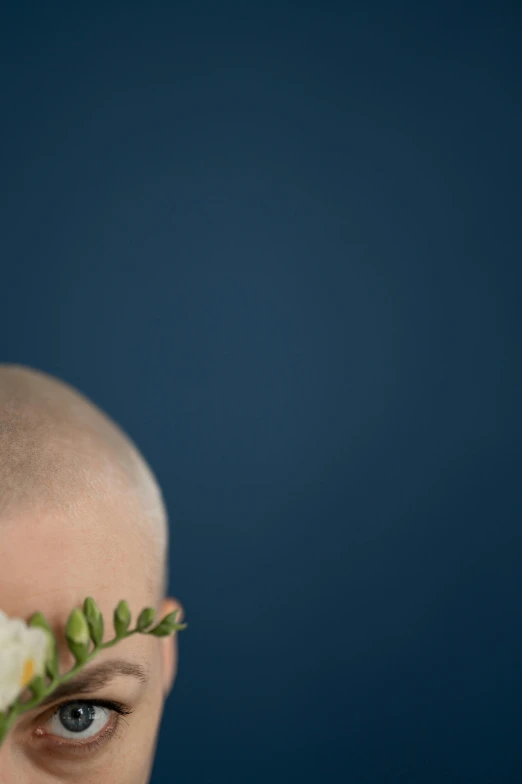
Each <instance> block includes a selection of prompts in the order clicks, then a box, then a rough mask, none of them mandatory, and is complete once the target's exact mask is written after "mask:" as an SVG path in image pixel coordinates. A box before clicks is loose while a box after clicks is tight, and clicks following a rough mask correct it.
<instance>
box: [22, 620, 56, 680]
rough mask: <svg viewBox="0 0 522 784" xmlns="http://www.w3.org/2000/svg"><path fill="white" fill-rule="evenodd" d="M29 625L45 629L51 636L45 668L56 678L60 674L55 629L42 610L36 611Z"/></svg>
mask: <svg viewBox="0 0 522 784" xmlns="http://www.w3.org/2000/svg"><path fill="white" fill-rule="evenodd" d="M29 626H35V627H38V628H40V629H43V630H44V631H45V632H47V634H48V636H49V647H48V649H47V657H46V660H45V669H46V670H47V674H48V675H49V677H50V678H51V679H52V680H54V679H55V678H56V676H57V675H58V669H59V660H58V646H57V645H56V638H55V636H54V633H53V630H52V629H51V626H50V625H49V622H48V621H47V619H46V617H45V615H43V614H42V613H41V612H36V613H34V614H33V615H32V616H31V618H30V619H29Z"/></svg>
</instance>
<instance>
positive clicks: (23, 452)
mask: <svg viewBox="0 0 522 784" xmlns="http://www.w3.org/2000/svg"><path fill="white" fill-rule="evenodd" d="M115 497H121V498H123V497H125V499H126V502H127V505H126V508H128V509H129V515H128V533H129V535H133V536H134V535H135V536H138V537H140V540H141V542H142V544H143V547H144V548H145V549H146V551H147V552H148V553H149V554H150V558H148V559H146V563H147V567H146V568H147V581H148V583H149V585H150V588H151V593H152V595H153V596H154V597H155V598H156V603H158V602H160V601H161V600H162V599H163V597H164V596H165V594H166V592H167V587H168V561H167V553H168V544H169V541H168V540H169V535H168V534H169V532H168V517H167V510H166V506H165V502H164V499H163V495H162V492H161V489H160V487H159V484H158V482H157V480H156V477H155V476H154V474H153V472H152V470H151V468H150V466H149V465H148V464H147V462H146V461H145V459H144V457H143V455H142V454H141V453H140V451H139V450H138V448H137V446H136V445H135V444H134V442H133V441H132V439H131V438H129V436H128V435H127V434H126V433H125V432H124V431H123V430H122V429H121V428H120V426H119V425H118V424H117V423H116V422H115V421H114V420H113V419H112V418H111V417H109V416H108V415H107V414H106V413H105V412H103V411H102V410H101V409H100V408H98V407H97V406H96V405H95V404H94V403H92V402H91V401H90V400H89V399H88V398H87V397H85V396H84V395H83V394H82V393H80V392H79V391H78V390H77V389H75V388H74V387H73V386H71V385H69V384H67V383H66V382H64V381H62V380H60V379H57V378H56V377H54V376H51V375H49V374H47V373H45V372H43V371H40V370H36V369H33V368H29V367H26V366H23V365H14V364H2V363H0V525H2V526H4V525H7V526H9V524H10V523H11V521H12V520H14V519H16V517H17V513H20V512H21V511H30V512H31V514H32V515H33V516H34V519H35V521H37V520H38V519H40V517H39V512H44V511H45V512H46V513H47V514H48V513H49V511H51V512H53V511H54V512H55V513H56V514H57V515H60V516H61V517H62V518H63V519H67V520H68V521H69V523H70V524H71V525H74V524H75V523H76V522H80V521H81V520H82V519H85V516H86V514H87V513H88V511H89V509H91V510H92V508H93V507H94V506H97V507H98V508H100V505H101V507H103V505H104V504H106V505H107V506H109V505H110V504H111V503H113V502H114V498H115ZM35 524H37V523H36V522H35Z"/></svg>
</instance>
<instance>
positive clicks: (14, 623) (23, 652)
mask: <svg viewBox="0 0 522 784" xmlns="http://www.w3.org/2000/svg"><path fill="white" fill-rule="evenodd" d="M50 641H51V639H50V635H49V634H48V633H47V632H46V631H45V630H44V629H41V628H39V627H31V626H28V625H27V624H26V623H24V621H22V620H21V619H20V618H8V617H7V615H6V614H5V613H3V612H2V611H1V610H0V711H5V710H6V708H9V707H10V706H11V705H12V704H13V702H14V701H15V700H16V699H17V697H19V696H20V694H21V693H22V692H23V691H24V689H25V688H26V686H27V685H28V684H29V683H30V681H32V679H33V678H34V677H35V676H36V675H43V674H44V672H45V660H46V658H47V654H48V651H49V644H50Z"/></svg>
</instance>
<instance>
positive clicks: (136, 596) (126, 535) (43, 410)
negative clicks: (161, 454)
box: [0, 365, 184, 784]
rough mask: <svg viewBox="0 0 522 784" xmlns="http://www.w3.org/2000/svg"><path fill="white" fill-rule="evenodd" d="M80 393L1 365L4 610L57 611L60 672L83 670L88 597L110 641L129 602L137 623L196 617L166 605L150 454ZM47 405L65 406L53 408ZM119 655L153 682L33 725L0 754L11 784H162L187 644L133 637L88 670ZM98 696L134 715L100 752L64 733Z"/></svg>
mask: <svg viewBox="0 0 522 784" xmlns="http://www.w3.org/2000/svg"><path fill="white" fill-rule="evenodd" d="M13 379H15V381H16V383H14V386H13ZM24 384H25V387H24ZM13 388H14V389H15V390H17V392H16V395H14V393H13ZM24 389H25V391H24ZM27 389H29V390H30V393H29V392H27ZM42 390H43V392H42ZM64 390H65V391H64ZM64 394H65V395H66V397H67V395H69V396H72V398H68V399H69V401H70V399H73V400H76V403H77V408H76V409H75V408H74V406H72V407H71V408H69V409H68V410H67V407H66V406H65V404H64V398H63V395H64ZM76 394H78V395H79V393H76V392H75V391H74V390H72V389H71V388H67V389H66V388H65V387H64V386H63V384H62V382H59V381H58V380H57V379H52V377H50V376H47V375H45V374H40V373H39V372H38V371H33V370H31V369H27V368H23V367H21V366H7V365H3V366H2V365H0V537H1V546H0V608H1V609H2V610H3V611H4V612H6V613H7V615H9V616H11V617H19V618H23V619H24V620H28V619H29V617H30V616H31V615H32V613H33V612H35V611H36V610H40V611H41V612H43V613H44V614H45V616H46V617H47V619H48V620H49V622H50V623H51V625H52V626H53V629H54V631H55V634H56V636H57V639H58V641H59V642H62V644H61V647H60V661H61V664H60V670H61V672H65V671H67V670H69V669H70V667H71V666H72V665H73V664H74V659H73V657H72V655H71V654H70V653H69V651H68V649H67V647H66V646H65V642H64V626H65V623H66V620H67V617H68V615H69V613H70V611H71V609H73V607H81V606H82V603H83V600H84V598H85V597H86V596H92V597H93V598H94V599H95V600H96V602H97V603H98V605H99V607H100V610H101V611H102V613H103V615H104V619H105V636H104V640H109V639H112V637H113V636H114V632H113V628H112V613H113V610H114V608H115V607H116V605H117V604H118V602H119V601H120V599H126V600H127V601H128V602H129V605H130V608H131V611H132V613H133V622H132V623H131V626H134V621H135V619H136V617H137V614H138V613H139V611H140V610H141V609H143V607H145V606H153V607H156V609H157V611H158V614H159V617H163V616H164V615H166V614H167V613H168V612H172V611H173V610H176V609H180V610H181V612H180V615H179V618H178V621H179V620H182V619H183V615H184V613H183V608H182V605H181V604H180V602H179V601H178V600H176V599H174V598H172V597H165V596H164V585H165V576H164V573H163V568H162V567H163V563H164V561H165V557H164V556H165V553H164V552H161V543H162V541H163V543H164V542H165V539H163V540H162V538H161V530H162V528H161V525H158V520H160V519H161V512H162V510H163V509H164V507H162V506H161V504H159V505H158V503H157V502H158V498H157V496H155V495H154V493H155V490H154V487H153V483H152V484H151V482H150V475H149V476H148V477H147V476H146V472H145V473H143V474H141V476H142V477H146V479H145V480H144V481H143V484H142V486H141V488H140V490H139V491H138V492H136V486H137V484H138V483H139V480H138V479H137V477H139V476H140V473H139V468H137V467H138V466H139V463H140V460H142V458H141V457H140V458H139V459H137V455H138V457H139V454H138V453H137V451H133V450H134V447H133V445H132V444H131V442H127V441H126V439H125V436H124V434H122V433H121V431H119V430H118V428H117V426H116V425H115V424H114V423H113V422H112V421H111V420H108V419H104V415H103V414H102V413H101V412H99V410H98V409H94V408H90V407H89V406H91V405H92V404H90V403H88V401H85V399H83V398H82V399H80V396H78V397H77V398H75V395H76ZM17 395H18V397H17ZM39 395H40V397H39ZM45 400H47V401H49V400H50V401H51V403H52V401H53V400H59V401H60V404H59V405H57V406H56V407H55V408H54V409H53V407H52V405H51V407H50V408H49V407H48V403H45V402H42V401H45ZM13 401H16V404H15V403H14V402H13ZM46 406H47V407H46ZM85 407H86V408H85ZM21 412H22V413H23V416H21ZM93 423H96V425H97V427H98V428H99V430H98V431H97V432H96V433H95V430H96V428H94V425H93ZM22 424H23V426H22ZM2 425H3V430H2ZM104 427H106V428H107V429H106V430H104ZM24 428H25V430H24ZM2 432H3V434H4V438H3V440H2ZM6 433H7V435H6ZM93 434H94V435H93ZM126 449H127V450H130V451H127V452H125V450H126ZM131 458H132V459H131ZM135 470H137V471H138V473H137V474H136V473H134V471H135ZM2 479H3V481H1V480H2ZM163 522H165V520H164V521H163ZM116 658H117V659H124V660H126V661H128V662H131V663H137V664H141V665H142V666H143V667H145V669H146V670H147V673H148V681H147V683H145V684H143V683H140V682H139V681H138V680H137V679H136V678H134V677H131V676H129V675H118V676H117V677H116V678H114V680H113V681H112V682H111V683H110V684H108V685H106V686H104V687H103V688H100V689H97V690H96V691H94V692H92V693H89V694H82V695H77V696H71V697H67V698H66V700H65V701H62V702H56V703H54V704H52V705H49V706H48V707H38V708H35V709H34V710H33V711H31V712H28V713H26V714H23V715H22V716H20V717H19V719H18V721H17V723H16V724H15V725H14V727H13V728H12V729H11V731H10V732H9V734H8V735H7V738H6V740H5V742H4V743H3V745H2V746H1V747H0V784H47V782H49V784H50V782H54V784H56V782H62V781H63V782H73V781H74V782H76V781H80V780H81V781H82V782H83V784H90V782H93V783H94V782H97V784H99V782H105V781H107V782H108V781H110V782H113V783H114V784H146V782H148V781H149V779H150V772H151V768H152V764H153V760H154V752H155V748H156V741H157V732H158V728H159V724H160V720H161V716H162V712H163V706H164V700H165V698H166V696H167V695H168V694H169V692H170V690H171V689H172V686H173V684H174V681H175V677H176V672H177V661H178V652H177V635H174V636H171V637H167V638H156V637H152V636H147V635H141V634H136V635H133V636H132V637H131V638H129V639H128V640H123V641H121V642H119V643H118V644H117V645H115V646H114V647H113V648H111V649H108V650H106V651H102V652H101V653H100V654H99V655H98V656H97V657H96V658H95V659H94V661H93V662H91V663H90V664H88V665H87V666H86V667H85V671H88V670H89V669H91V668H93V667H95V666H97V665H98V664H99V663H101V662H106V661H110V660H113V659H116ZM96 699H105V700H115V701H117V702H120V703H123V704H124V706H125V707H126V708H127V709H128V710H132V711H133V712H132V713H131V714H130V715H126V716H122V717H120V719H119V722H118V724H117V728H116V731H115V733H114V734H113V735H112V736H111V737H108V738H107V737H106V738H105V739H102V735H103V734H104V730H106V729H110V728H112V727H113V726H116V722H115V719H117V718H118V717H117V714H115V713H114V712H112V711H108V714H103V713H102V712H101V711H99V709H98V716H101V717H102V719H101V721H100V722H99V727H100V730H99V732H98V733H97V735H96V736H95V737H97V738H98V739H100V740H101V741H102V742H101V743H100V745H99V747H98V748H95V749H93V750H89V749H87V748H85V746H84V747H83V748H82V745H81V744H82V743H85V742H86V741H92V740H93V739H94V738H93V737H89V738H87V734H89V731H88V730H87V731H85V732H80V733H76V736H77V737H78V740H77V741H76V744H75V742H74V741H72V740H70V739H67V738H63V737H61V735H62V734H64V733H65V732H66V728H65V727H63V726H62V725H61V724H60V719H59V715H58V718H57V717H56V716H57V714H56V711H57V708H58V707H59V705H60V704H62V703H63V702H66V701H71V700H75V701H82V700H83V701H85V700H89V701H95V700H96ZM53 714H55V718H54V720H53V725H52V727H51V718H52V717H53ZM61 742H62V743H65V744H68V745H65V746H64V745H62V746H60V743H61Z"/></svg>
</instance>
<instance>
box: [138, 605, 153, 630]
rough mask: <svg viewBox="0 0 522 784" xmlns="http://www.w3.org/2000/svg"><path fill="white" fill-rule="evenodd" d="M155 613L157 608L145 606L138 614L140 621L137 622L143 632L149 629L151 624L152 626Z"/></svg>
mask: <svg viewBox="0 0 522 784" xmlns="http://www.w3.org/2000/svg"><path fill="white" fill-rule="evenodd" d="M155 615H156V610H154V609H153V608H152V607H145V609H144V610H142V611H141V612H140V614H139V616H138V622H137V624H136V626H137V628H138V630H139V631H140V632H143V631H145V629H148V628H149V626H152V624H153V623H154V617H155Z"/></svg>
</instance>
